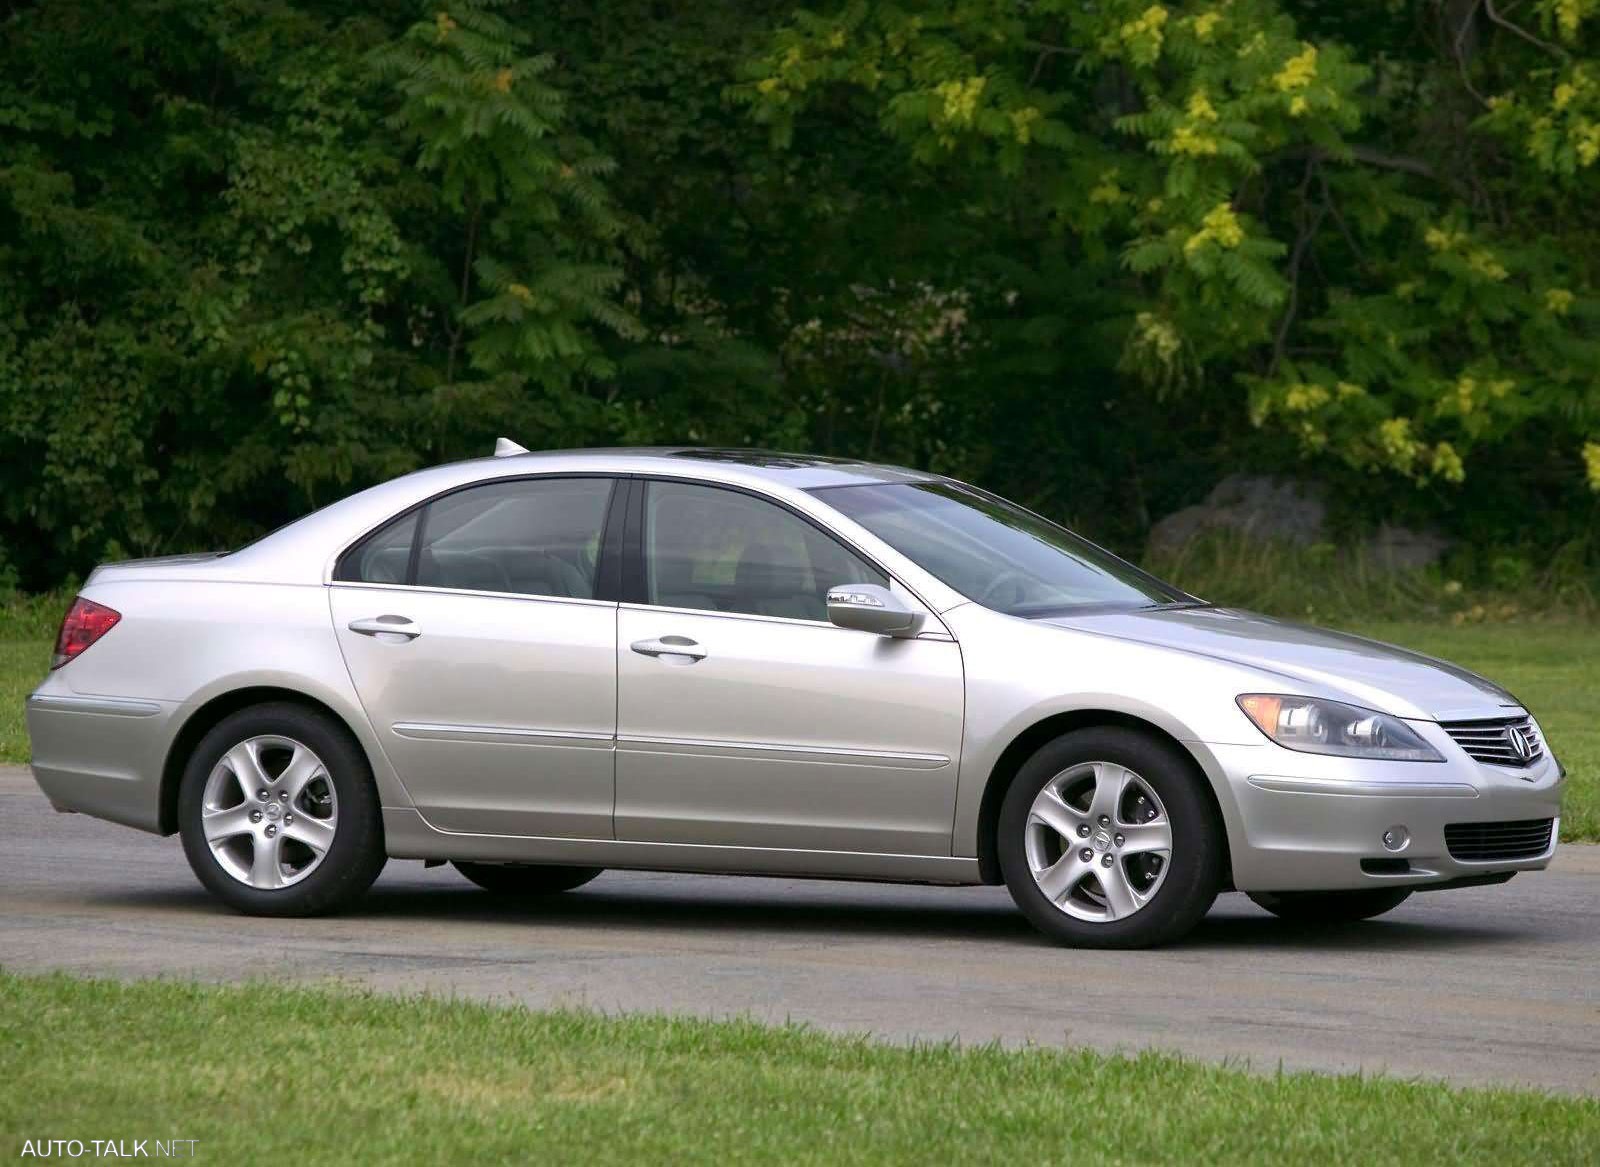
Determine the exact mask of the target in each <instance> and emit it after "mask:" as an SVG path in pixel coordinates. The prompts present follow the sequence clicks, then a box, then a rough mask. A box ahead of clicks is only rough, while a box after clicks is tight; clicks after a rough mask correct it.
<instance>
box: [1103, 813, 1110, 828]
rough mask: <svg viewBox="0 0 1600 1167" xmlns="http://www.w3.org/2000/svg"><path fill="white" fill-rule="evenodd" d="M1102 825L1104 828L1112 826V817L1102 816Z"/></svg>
mask: <svg viewBox="0 0 1600 1167" xmlns="http://www.w3.org/2000/svg"><path fill="white" fill-rule="evenodd" d="M1100 825H1101V826H1102V827H1109V826H1110V825H1111V816H1110V815H1108V814H1103V815H1101V816H1100Z"/></svg>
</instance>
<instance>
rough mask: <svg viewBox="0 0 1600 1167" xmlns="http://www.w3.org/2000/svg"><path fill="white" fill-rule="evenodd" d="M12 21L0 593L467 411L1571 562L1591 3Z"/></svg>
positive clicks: (7, 44)
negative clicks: (1341, 523)
mask: <svg viewBox="0 0 1600 1167" xmlns="http://www.w3.org/2000/svg"><path fill="white" fill-rule="evenodd" d="M3 11H4V12H5V15H3V16H0V30H3V31H4V34H5V35H4V38H3V39H0V575H3V574H5V573H6V572H7V571H8V570H9V571H12V572H18V573H20V575H21V578H22V579H23V581H24V582H26V583H29V584H31V585H43V584H46V583H49V582H52V581H54V580H55V579H57V578H59V577H60V576H61V575H62V574H64V573H66V572H68V571H75V570H76V571H81V570H83V569H84V568H85V567H87V566H88V565H90V564H92V563H93V562H95V561H96V560H99V559H102V558H106V557H108V556H114V555H118V554H149V553H154V552H159V551H162V550H169V549H179V548H184V547H190V546H207V545H218V544H223V545H225V544H228V543H232V542H236V541H238V540H241V539H243V538H246V537H248V536H249V535H251V534H254V533H257V532H259V531H260V530H261V529H263V528H265V527H267V526H270V525H273V524H274V523H277V522H280V521H283V520H284V519H286V518H289V517H292V516H293V515H294V514H296V513H299V512H301V511H303V510H305V509H306V508H308V507H310V506H314V505H317V504H320V503H322V502H326V501H328V500H330V499H332V498H334V497H337V496H338V495H340V494H342V493H345V492H347V491H349V490H351V489H355V488H357V487H359V486H362V485H365V484H367V483H369V482H372V481H376V480H380V479H382V478H385V477H389V476H392V475H394V474H396V473H399V472H403V471H405V470H408V469H411V468H414V467H416V466H419V465H422V464H426V463H428V462H432V461H437V460H440V459H444V458H451V457H458V456H463V455H468V454H476V453H481V452H483V451H484V450H486V448H487V442H488V441H489V440H490V439H492V437H493V436H494V435H495V434H496V433H500V432H504V433H509V434H512V435H514V436H516V437H518V438H519V440H522V441H524V442H525V443H526V444H529V445H550V446H554V445H571V444H585V443H595V442H606V441H628V442H635V441H693V442H727V443H739V444H772V445H781V446H791V447H793V446H802V447H810V448H818V449H822V450H824V451H827V452H836V453H850V454H858V455H866V456H871V457H877V458H883V459H890V460H898V461H905V462H910V463H914V464H918V465H925V466H930V467H932V468H935V469H938V470H942V471H946V472H950V473H956V474H961V475H967V476H971V477H975V478H979V479H981V480H982V481H984V482H985V483H986V484H987V485H990V486H993V487H994V488H996V489H999V490H1001V491H1003V492H1006V493H1010V494H1013V495H1016V496H1018V497H1020V498H1022V499H1023V500H1025V501H1027V502H1030V503H1032V504H1034V505H1036V506H1039V507H1041V508H1043V509H1046V510H1049V511H1051V512H1052V513H1055V514H1058V515H1060V516H1061V517H1063V518H1066V519H1068V520H1072V521H1076V522H1078V523H1079V524H1081V525H1082V526H1084V527H1085V528H1086V529H1087V530H1088V531H1089V532H1090V533H1091V534H1094V535H1097V536H1099V537H1101V538H1105V539H1108V540H1110V541H1112V542H1113V543H1116V544H1119V545H1122V546H1124V547H1127V548H1130V549H1136V547H1137V543H1138V540H1139V539H1140V538H1141V537H1142V533H1143V530H1144V529H1145V527H1146V526H1147V525H1148V523H1149V521H1150V520H1151V519H1152V518H1153V517H1158V516H1159V515H1160V514H1161V513H1163V512H1164V511H1165V510H1169V509H1172V508H1174V507H1176V506H1179V505H1182V504H1184V503H1187V502H1190V501H1193V500H1194V499H1195V498H1196V497H1198V496H1199V495H1200V494H1203V493H1204V492H1205V490H1206V489H1207V488H1208V487H1209V486H1210V484H1211V483H1213V482H1214V481H1215V480H1216V479H1217V478H1219V477H1221V475H1222V474H1224V473H1227V472H1229V471H1230V470H1234V469H1238V468H1241V467H1246V468H1259V469H1266V470H1290V469H1294V470H1297V471H1298V472H1302V473H1304V472H1309V473H1312V474H1315V475H1318V476H1321V477H1324V478H1326V479H1328V480H1330V481H1331V482H1333V483H1335V484H1336V485H1338V486H1339V487H1340V488H1341V489H1340V490H1339V492H1338V497H1339V498H1340V499H1341V500H1342V505H1343V507H1344V512H1345V514H1344V518H1345V521H1348V522H1352V523H1354V522H1359V521H1363V520H1369V519H1376V518H1378V517H1395V516H1399V517H1402V518H1408V519H1413V518H1414V519H1418V520H1422V521H1428V522H1434V523H1440V524H1442V525H1444V526H1446V527H1447V528H1449V529H1451V530H1452V531H1454V532H1456V533H1457V534H1460V535H1463V536H1471V537H1474V538H1475V539H1477V540H1478V541H1479V542H1482V543H1484V544H1494V545H1497V546H1508V545H1510V546H1517V547H1521V548H1522V550H1524V551H1525V552H1527V553H1529V554H1532V553H1533V552H1534V551H1536V550H1548V549H1549V548H1552V547H1554V546H1555V545H1557V544H1559V543H1563V542H1567V543H1569V544H1570V545H1571V546H1572V547H1573V548H1575V553H1576V554H1579V555H1586V556H1589V557H1590V559H1591V562H1593V560H1594V558H1596V557H1600V548H1596V546H1595V545H1594V543H1593V530H1594V528H1595V525H1596V523H1595V520H1596V518H1597V517H1600V511H1597V509H1596V499H1597V498H1600V495H1597V494H1596V492H1597V491H1600V295H1597V271H1596V257H1597V254H1600V252H1597V247H1600V239H1597V235H1600V217H1597V215H1596V213H1595V209H1594V208H1595V206H1596V197H1595V196H1596V194H1597V192H1600V186H1597V182H1596V179H1597V176H1600V61H1597V60H1596V48H1597V45H1600V31H1597V30H1600V0H1493V2H1491V0H1421V2H1417V3H1407V2H1400V0H1362V2H1359V3H1328V2H1326V0H1199V2H1190V3H1183V4H1159V3H1156V4H1153V3H1150V2H1149V0H1105V2H1103V3H1097V4H1092V5H1091V4H1082V3H1077V2H1069V0H1033V2H1031V3H1028V4H1019V3H1016V2H1015V0H943V2H941V3H932V2H922V0H898V2H895V3H888V2H879V0H845V2H840V3H831V4H825V5H821V6H813V7H810V8H807V9H800V8H797V7H796V6H795V5H793V4H787V3H777V2H775V0H743V2H741V3H738V4H732V3H716V2H710V3H707V2H701V3H688V2H686V0H675V2H661V0H586V2H579V0H513V2H506V3H493V2H489V0H434V2H432V3H426V4H421V5H417V4H412V3H410V2H408V0H406V2H393V0H383V2H376V0H365V2H359V3H342V4H332V3H312V2H300V3H291V2H289V0H207V2H205V3H201V2H198V0H193V2H190V0H123V2H118V3H111V2H110V0H78V2H73V3H22V4H14V5H11V6H9V7H7V8H6V9H4V10H3ZM1530 515H1536V516H1538V522H1537V524H1530V522H1529V517H1530ZM8 563H9V568H8Z"/></svg>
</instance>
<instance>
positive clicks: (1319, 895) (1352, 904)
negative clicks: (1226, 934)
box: [1250, 887, 1411, 924]
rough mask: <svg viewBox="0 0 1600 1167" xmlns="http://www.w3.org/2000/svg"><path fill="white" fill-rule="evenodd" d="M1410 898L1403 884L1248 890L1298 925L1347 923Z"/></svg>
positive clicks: (1260, 902)
mask: <svg viewBox="0 0 1600 1167" xmlns="http://www.w3.org/2000/svg"><path fill="white" fill-rule="evenodd" d="M1410 898H1411V892H1410V891H1409V890H1407V889H1406V888H1403V887H1375V888H1370V889H1366V888H1363V889H1362V890H1359V891H1278V892H1265V891H1263V892H1251V893H1250V899H1251V900H1252V901H1254V902H1255V904H1256V906H1258V907H1262V908H1265V909H1266V910H1267V911H1269V912H1271V913H1272V914H1273V915H1274V916H1277V917H1279V918H1280V919H1284V920H1293V921H1295V922H1296V923H1300V924H1350V923H1354V922H1355V921H1357V920H1370V919H1372V918H1373V917H1374V916H1381V915H1383V914H1384V913H1385V912H1389V911H1393V910H1394V909H1395V908H1398V907H1399V906H1400V905H1401V904H1403V903H1405V902H1406V901H1407V900H1408V899H1410Z"/></svg>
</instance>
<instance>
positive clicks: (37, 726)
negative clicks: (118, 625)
mask: <svg viewBox="0 0 1600 1167" xmlns="http://www.w3.org/2000/svg"><path fill="white" fill-rule="evenodd" d="M51 690H52V687H51V686H49V683H48V682H47V683H46V685H45V686H43V687H41V688H40V689H39V690H38V691H37V692H35V693H34V694H33V695H32V696H30V697H29V698H28V704H27V718H28V737H29V740H30V742H31V746H32V753H33V762H32V766H33V776H34V780H35V781H37V782H38V783H39V788H40V789H41V790H43V791H44V793H45V797H47V798H48V799H49V800H50V803H51V805H52V806H54V807H55V808H56V809H57V810H64V811H79V812H82V813H83V814H90V815H94V816H95V817H97V818H103V819H110V820H111V821H112V822H117V823H123V824H125V825H127V826H130V827H137V828H139V829H140V830H144V831H154V832H159V831H160V830H161V771H162V768H163V766H164V765H165V762H166V755H167V747H168V745H169V744H170V742H171V737H172V732H173V717H174V715H175V714H176V713H177V711H178V708H179V705H178V703H177V702H172V701H150V700H143V699H140V700H133V699H129V698H121V697H98V696H97V697H89V696H83V695H81V694H76V693H71V692H65V691H60V692H58V691H51Z"/></svg>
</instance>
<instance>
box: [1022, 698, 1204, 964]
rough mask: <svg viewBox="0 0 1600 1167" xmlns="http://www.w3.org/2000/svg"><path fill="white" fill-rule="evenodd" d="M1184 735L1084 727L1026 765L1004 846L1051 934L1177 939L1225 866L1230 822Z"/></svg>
mask: <svg viewBox="0 0 1600 1167" xmlns="http://www.w3.org/2000/svg"><path fill="white" fill-rule="evenodd" d="M1202 781H1203V780H1202V779H1201V778H1200V777H1199V776H1197V775H1196V774H1195V772H1194V768H1193V766H1192V764H1190V762H1189V761H1188V760H1187V759H1186V758H1185V757H1183V755H1181V754H1179V753H1178V752H1177V751H1176V750H1175V749H1174V748H1173V747H1171V746H1169V745H1167V744H1166V743H1163V742H1160V741H1157V740H1155V739H1153V738H1151V737H1147V736H1145V735H1144V734H1141V733H1138V732H1135V731H1133V730H1127V729H1121V728H1112V727H1105V728H1097V729H1083V730H1076V731H1074V732H1072V733H1068V734H1064V735H1062V736H1061V737H1059V738H1057V739H1056V740H1055V741H1053V742H1050V743H1049V744H1048V745H1046V746H1044V747H1043V748H1041V749H1040V750H1039V752H1038V753H1036V754H1034V756H1033V757H1032V758H1030V759H1028V761H1027V762H1026V763H1024V764H1023V767H1022V769H1021V770H1020V771H1019V772H1018V774H1017V777H1016V779H1015V781H1013V782H1012V784H1011V789H1010V790H1008V791H1007V792H1006V798H1005V802H1004V803H1003V804H1002V806H1001V809H1000V821H999V838H998V840H997V843H998V846H997V851H998V854H999V858H1000V868H1001V871H1002V872H1003V874H1004V875H1005V881H1006V886H1007V887H1008V888H1009V889H1010V891H1011V897H1012V899H1014V900H1015V901H1016V903H1017V906H1018V907H1019V908H1021V909H1022V911H1023V913H1024V914H1025V915H1026V916H1027V917H1028V919H1029V920H1030V921H1032V922H1033V924H1034V925H1035V926H1036V927H1037V928H1038V929H1039V930H1040V931H1042V932H1044V933H1045V934H1046V935H1047V936H1050V937H1052V938H1054V939H1056V940H1058V941H1061V942H1062V943H1066V944H1071V945H1076V946H1079V947H1084V948H1142V947H1146V946H1149V945H1154V944H1164V943H1167V942H1168V941H1172V940H1176V939H1177V938H1178V937H1180V936H1182V935H1183V934H1184V933H1185V932H1187V931H1189V929H1191V928H1192V927H1194V925H1195V924H1196V923H1198V922H1199V920H1200V918H1201V917H1202V916H1204V915H1205V914H1206V910H1207V909H1208V908H1210V906H1211V903H1212V901H1213V900H1215V899H1216V896H1217V889H1218V888H1219V887H1220V886H1221V884H1222V879H1223V874H1224V865H1225V864H1224V858H1223V855H1224V845H1225V840H1224V837H1223V832H1222V824H1221V823H1220V822H1219V821H1218V817H1217V814H1216V812H1215V810H1214V809H1213V807H1212V805H1211V802H1210V800H1209V798H1208V797H1207V795H1206V792H1205V791H1204V790H1203V789H1202V788H1201V785H1200V783H1201V782H1202Z"/></svg>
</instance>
